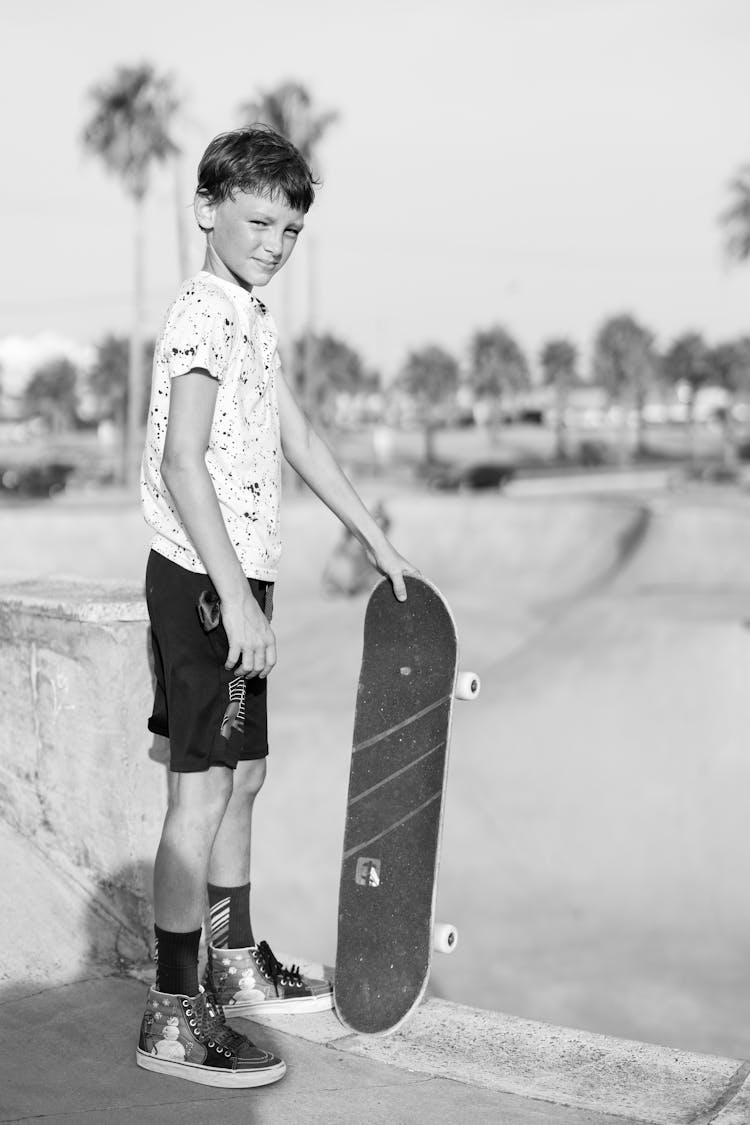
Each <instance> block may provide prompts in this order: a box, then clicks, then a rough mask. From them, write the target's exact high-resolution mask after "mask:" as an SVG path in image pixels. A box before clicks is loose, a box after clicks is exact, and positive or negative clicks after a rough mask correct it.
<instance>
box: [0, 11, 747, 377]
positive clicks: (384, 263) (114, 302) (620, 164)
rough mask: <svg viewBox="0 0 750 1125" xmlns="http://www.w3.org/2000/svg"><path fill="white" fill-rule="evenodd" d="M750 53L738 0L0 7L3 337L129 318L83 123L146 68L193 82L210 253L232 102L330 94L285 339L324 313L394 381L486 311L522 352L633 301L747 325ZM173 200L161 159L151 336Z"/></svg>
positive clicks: (283, 307) (186, 170) (122, 229)
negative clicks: (286, 84) (124, 70)
mask: <svg viewBox="0 0 750 1125" xmlns="http://www.w3.org/2000/svg"><path fill="white" fill-rule="evenodd" d="M749 48H750V4H748V3H747V0H460V2H459V0H400V2H399V0H380V2H379V3H378V4H377V5H364V4H358V3H355V2H353V0H318V2H317V3H313V2H311V0H274V2H273V3H267V2H264V3H258V2H256V0H243V2H241V3H238V2H236V0H224V2H223V3H221V4H216V5H209V4H206V3H205V0H204V2H203V3H197V2H196V0H128V3H127V4H111V3H106V2H104V3H102V2H101V0H100V2H97V3H94V2H93V0H64V2H62V3H61V2H60V0H33V2H30V3H26V4H11V3H10V2H9V0H4V2H0V104H2V106H3V107H4V113H3V117H4V120H3V147H4V153H3V155H4V161H3V164H4V171H3V175H2V176H0V209H1V212H2V214H3V215H4V216H5V231H4V245H5V255H6V267H5V269H4V271H3V277H4V282H3V285H2V289H0V344H2V341H3V338H8V337H19V336H21V337H37V336H39V335H41V334H44V333H48V334H49V333H52V334H55V335H57V336H62V337H65V338H67V339H69V340H71V341H75V342H76V343H77V344H78V345H86V344H90V343H91V342H95V341H96V340H97V339H99V338H101V337H102V336H103V335H104V334H105V333H107V332H109V331H117V332H127V331H128V329H129V326H130V321H131V308H132V272H133V251H132V229H133V222H132V218H133V217H132V208H131V204H130V202H129V201H128V199H127V197H126V196H125V194H124V192H123V190H122V188H121V187H120V185H119V183H118V182H117V180H116V179H114V178H112V177H111V176H109V175H108V174H107V173H106V172H105V171H104V169H103V168H102V167H100V166H99V165H98V164H97V162H96V160H95V159H93V158H92V157H90V156H87V155H86V154H85V153H84V151H83V148H82V145H81V142H80V135H81V131H82V128H83V125H84V123H85V120H86V118H87V115H88V114H89V113H90V109H91V105H90V102H89V99H88V91H89V90H90V89H91V87H92V86H93V85H94V84H95V83H97V82H98V81H101V80H104V79H106V78H108V77H109V76H110V75H111V73H112V72H113V70H114V68H115V67H116V66H117V65H120V64H128V63H130V64H133V63H138V62H141V61H151V62H153V63H154V64H155V65H156V67H157V68H158V69H159V70H163V71H165V72H168V73H171V74H172V75H173V76H174V78H175V80H176V83H177V86H178V89H179V90H180V92H181V94H182V96H183V99H184V114H183V120H182V122H181V124H180V127H179V133H178V139H179V141H180V144H181V146H182V148H183V160H182V165H183V166H182V171H181V174H180V176H179V194H180V206H181V207H182V208H183V214H185V215H186V216H187V220H188V223H189V226H190V230H191V239H192V241H191V246H190V250H191V269H194V270H197V269H199V268H200V266H201V262H202V250H201V243H200V238H199V233H198V232H197V230H195V229H194V227H193V224H192V217H191V212H190V209H189V208H190V203H191V199H192V194H193V190H194V184H195V168H196V166H197V163H198V160H199V159H200V156H201V153H202V151H203V149H204V148H205V146H206V144H207V143H208V141H209V140H210V139H211V137H213V136H214V135H215V134H216V133H218V132H221V131H223V130H225V129H228V128H234V127H235V126H237V125H239V124H241V123H242V119H241V116H240V112H239V107H240V104H241V103H242V102H243V101H245V100H249V99H251V98H253V97H254V96H255V95H257V93H258V92H259V91H260V90H264V89H268V88H270V87H272V86H274V85H275V84H277V83H279V82H281V81H283V80H286V79H294V80H299V81H302V82H303V83H304V84H305V85H306V86H307V87H308V88H309V90H310V92H311V93H312V95H313V97H314V99H315V102H316V105H317V106H318V107H319V108H320V109H322V110H323V109H335V110H337V111H338V113H339V118H338V120H337V122H336V123H335V124H334V125H333V126H332V127H331V128H330V130H329V132H328V134H327V135H326V137H325V139H324V140H323V142H322V143H321V145H320V149H319V154H318V156H319V159H318V164H317V168H316V170H317V171H318V172H319V173H320V175H321V176H322V178H323V185H322V187H321V189H320V191H319V194H318V199H317V200H316V202H315V204H314V207H313V209H312V211H311V212H310V214H309V216H308V220H307V225H306V229H305V232H304V234H303V236H302V240H301V242H300V244H299V246H298V248H297V249H296V250H295V254H294V256H293V258H292V260H291V262H290V264H289V266H288V267H287V271H288V274H289V276H288V279H285V277H284V274H282V275H280V277H279V278H277V279H275V280H274V281H273V282H272V283H271V285H269V286H268V287H267V289H265V290H264V291H263V292H260V291H259V292H258V295H259V296H262V297H263V299H264V300H266V301H267V303H268V304H269V306H270V308H271V311H272V312H273V313H274V315H275V317H276V319H277V321H278V323H279V327H280V330H281V333H282V339H284V338H288V336H289V335H290V334H292V333H296V332H298V331H299V330H300V329H301V327H302V326H303V324H304V323H305V322H306V321H307V320H308V318H309V320H310V322H311V323H312V325H313V326H314V328H315V329H316V330H318V331H331V332H334V333H336V334H337V335H339V336H341V337H342V338H343V339H345V340H346V341H348V342H350V343H351V344H352V345H354V346H355V347H357V348H358V349H359V350H360V351H361V352H362V354H363V356H364V358H365V360H366V361H367V362H368V364H370V365H372V366H375V367H377V368H379V369H380V370H381V371H383V373H384V374H385V375H386V377H389V376H392V375H393V374H394V373H395V372H396V371H397V370H398V367H399V365H400V364H401V363H402V362H403V361H404V359H405V358H406V355H407V354H408V352H409V350H410V349H413V348H417V347H421V346H423V345H426V344H433V343H437V344H440V345H442V346H444V347H446V348H448V349H450V350H451V351H453V352H454V353H455V354H456V355H457V356H458V357H459V358H462V357H463V356H465V354H466V348H467V344H468V340H469V338H470V336H471V334H472V333H473V332H474V331H476V330H477V329H479V328H486V327H489V326H491V325H493V324H502V325H504V326H505V327H506V328H507V329H508V330H509V331H511V332H512V333H513V334H514V335H515V336H516V338H517V339H518V340H519V342H520V343H521V345H522V346H523V347H524V348H525V349H526V351H527V353H528V354H529V356H530V358H532V359H534V358H535V357H536V356H537V355H538V352H539V349H540V347H541V345H542V343H543V342H544V341H545V340H546V339H548V338H549V337H551V336H559V335H563V336H566V337H568V338H569V339H571V340H572V341H573V342H574V343H576V344H577V346H578V347H579V348H580V350H581V352H582V355H583V356H584V357H585V355H586V354H587V353H588V351H589V349H590V346H591V341H592V338H593V336H594V334H595V332H596V329H597V327H598V325H599V324H600V323H601V321H602V320H603V319H604V318H605V317H606V316H609V315H613V314H616V313H620V312H625V311H627V312H630V313H632V314H633V315H635V316H637V317H638V318H639V319H640V320H642V321H643V322H644V323H645V324H647V325H648V326H649V327H650V328H651V329H652V330H653V331H654V332H655V333H656V335H657V340H658V342H659V343H660V344H661V345H663V346H666V345H667V344H668V343H669V341H670V340H671V339H672V338H673V337H674V336H675V335H677V334H678V333H680V332H683V331H686V330H698V331H701V332H703V333H704V334H705V335H706V336H707V338H708V339H709V340H710V341H712V342H715V341H718V340H720V339H726V338H729V337H731V336H734V335H738V334H740V333H748V332H750V264H748V265H747V266H746V267H744V268H740V267H730V266H728V264H727V262H726V258H725V255H724V254H723V251H722V237H721V231H720V228H719V225H718V221H717V217H718V215H719V213H720V212H721V211H722V209H723V208H724V207H725V206H726V203H727V184H728V181H729V179H730V178H731V176H732V174H733V173H734V172H735V171H736V170H737V168H738V167H739V166H740V165H741V164H742V163H744V162H750V118H749V117H748V106H749V105H750V66H748V58H749V57H750V51H749V50H748V49H749ZM175 194H176V192H175V177H174V175H173V174H172V173H171V172H169V171H167V170H166V169H164V170H161V169H160V170H159V171H158V172H157V173H156V174H155V175H154V178H153V184H152V191H151V194H150V197H149V200H148V204H147V230H148V244H147V266H146V275H147V279H146V283H147V320H148V329H149V331H151V332H156V331H157V330H158V328H159V325H160V323H161V320H162V318H163V316H164V313H165V311H166V308H167V306H168V304H169V302H170V301H171V299H172V297H173V296H174V294H175V292H176V289H177V287H178V285H179V282H180V276H179V270H178V259H177V239H176V208H175ZM0 351H1V348H0ZM584 362H585V360H584Z"/></svg>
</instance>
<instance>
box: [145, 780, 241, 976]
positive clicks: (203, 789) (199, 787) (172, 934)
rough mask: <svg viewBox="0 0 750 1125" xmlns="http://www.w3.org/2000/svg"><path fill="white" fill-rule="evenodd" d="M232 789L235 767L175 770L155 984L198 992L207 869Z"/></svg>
mask: <svg viewBox="0 0 750 1125" xmlns="http://www.w3.org/2000/svg"><path fill="white" fill-rule="evenodd" d="M231 791H232V774H231V770H228V769H226V767H224V766H212V767H211V768H210V769H207V770H205V771H202V772H200V773H170V774H169V801H168V806H167V815H166V817H165V820H164V827H163V829H162V835H161V840H160V842H159V848H158V850H157V853H156V860H155V863H154V922H155V933H156V939H157V940H156V965H157V968H156V987H157V989H159V991H161V992H167V993H170V994H176V995H182V996H195V995H196V993H197V992H198V945H199V942H200V935H201V924H202V918H203V903H204V901H205V884H206V874H207V871H208V864H209V857H210V855H211V848H212V846H213V842H214V838H215V836H216V833H217V831H218V828H219V824H220V823H221V818H222V816H223V815H224V811H225V809H226V807H227V803H228V801H229V799H230V795H231Z"/></svg>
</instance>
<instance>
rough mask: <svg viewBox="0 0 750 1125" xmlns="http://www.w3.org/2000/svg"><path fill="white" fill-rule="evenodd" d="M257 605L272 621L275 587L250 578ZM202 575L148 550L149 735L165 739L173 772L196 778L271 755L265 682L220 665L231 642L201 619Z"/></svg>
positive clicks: (207, 583) (205, 587)
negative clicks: (151, 693)
mask: <svg viewBox="0 0 750 1125" xmlns="http://www.w3.org/2000/svg"><path fill="white" fill-rule="evenodd" d="M248 583H249V586H250V589H251V590H252V592H253V596H254V597H255V600H256V601H257V602H258V604H259V605H260V607H261V609H262V610H263V611H264V613H265V614H266V616H267V617H268V618H269V620H270V617H271V603H272V598H273V583H272V582H259V581H257V580H256V579H255V578H248ZM205 591H209V593H210V594H211V595H213V596H214V597H215V596H216V588H215V587H214V585H213V583H212V582H211V579H210V578H209V577H208V575H206V574H196V573H194V572H193V571H191V570H185V568H184V567H182V566H178V564H177V563H173V562H171V561H170V560H169V559H166V558H164V556H163V555H160V554H159V553H158V552H157V551H151V553H150V555H149V558H148V564H147V567H146V604H147V605H148V613H149V617H150V619H151V645H152V648H153V653H154V675H155V678H156V686H155V689H154V709H153V713H152V715H151V718H150V719H149V721H148V729H149V730H150V731H151V732H152V733H153V734H160V735H163V736H164V737H165V738H168V739H169V747H170V767H169V768H170V769H171V770H173V771H174V772H175V773H197V772H199V771H202V770H207V769H208V768H209V766H216V765H222V766H227V767H228V768H229V769H235V768H236V766H237V763H238V762H243V761H251V760H254V759H258V758H265V757H266V755H267V754H268V723H267V716H266V680H265V679H262V680H261V679H259V677H258V676H252V677H250V678H248V679H244V678H243V677H242V676H234V675H233V673H232V672H228V671H227V670H226V668H225V667H224V664H225V663H226V659H227V653H228V651H229V642H228V640H227V635H226V632H225V630H224V626H223V625H222V624H221V623H219V625H218V626H217V627H216V628H214V629H212V630H210V631H209V632H206V631H205V629H204V628H203V625H202V624H201V620H200V617H199V614H198V599H199V598H200V596H201V594H204V592H205Z"/></svg>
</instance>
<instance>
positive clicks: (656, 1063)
mask: <svg viewBox="0 0 750 1125" xmlns="http://www.w3.org/2000/svg"><path fill="white" fill-rule="evenodd" d="M257 1022H258V1023H263V1024H264V1025H266V1026H268V1027H272V1028H273V1029H275V1030H276V1031H278V1032H283V1033H284V1034H286V1035H295V1036H299V1037H301V1038H303V1039H305V1040H307V1041H309V1042H314V1043H318V1044H320V1045H324V1046H326V1047H329V1048H331V1049H334V1050H336V1051H343V1052H346V1053H350V1054H353V1055H357V1056H358V1057H361V1058H365V1059H369V1060H370V1061H372V1062H381V1063H387V1064H388V1065H389V1066H393V1067H397V1068H399V1069H402V1070H407V1071H409V1072H412V1073H419V1074H423V1075H429V1076H431V1077H433V1078H442V1079H451V1080H453V1081H456V1082H462V1083H465V1084H468V1085H471V1086H474V1087H477V1088H482V1089H486V1090H493V1091H495V1092H496V1093H498V1094H500V1093H504V1094H515V1095H517V1096H520V1097H522V1098H526V1099H533V1100H538V1101H543V1102H549V1103H551V1104H553V1105H556V1106H566V1107H570V1108H574V1109H579V1110H582V1111H587V1112H591V1113H598V1114H607V1115H611V1116H613V1117H619V1118H625V1119H626V1120H627V1121H638V1122H643V1123H648V1125H708V1123H709V1122H712V1123H713V1122H716V1123H717V1125H748V1122H749V1121H750V1083H748V1081H747V1079H748V1074H750V1062H744V1061H742V1060H738V1059H725V1058H718V1057H715V1056H711V1055H700V1054H695V1053H690V1052H686V1051H678V1050H673V1049H671V1048H669V1047H660V1046H656V1045H654V1044H649V1043H636V1042H631V1041H628V1040H622V1039H615V1038H611V1037H609V1036H604V1035H594V1034H591V1033H588V1032H584V1031H576V1030H573V1029H571V1028H564V1027H552V1026H550V1025H548V1024H542V1023H536V1022H534V1021H532V1020H524V1019H518V1018H516V1017H514V1016H507V1015H503V1014H501V1013H498V1012H490V1011H484V1010H482V1009H478V1008H467V1007H463V1006H461V1005H459V1004H452V1003H448V1002H447V1001H444V1000H429V1001H427V1002H426V1003H425V1004H423V1005H422V1007H421V1008H420V1009H419V1011H418V1012H417V1013H416V1014H415V1016H414V1018H413V1019H412V1020H411V1021H410V1022H409V1023H408V1024H407V1025H406V1026H405V1028H404V1029H403V1030H402V1031H400V1032H397V1033H396V1034H395V1035H393V1036H391V1037H384V1038H370V1037H364V1036H357V1035H350V1034H348V1033H347V1032H346V1031H345V1029H344V1028H342V1026H341V1024H340V1023H339V1022H338V1020H337V1019H336V1016H335V1015H334V1013H333V1012H326V1013H322V1014H319V1015H310V1016H275V1017H271V1016H268V1017H258V1020H257Z"/></svg>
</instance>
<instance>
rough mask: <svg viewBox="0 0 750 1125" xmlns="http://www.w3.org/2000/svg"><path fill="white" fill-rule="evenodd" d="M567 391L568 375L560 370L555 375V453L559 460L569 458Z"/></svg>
mask: <svg viewBox="0 0 750 1125" xmlns="http://www.w3.org/2000/svg"><path fill="white" fill-rule="evenodd" d="M567 391H568V382H567V376H566V375H565V373H563V372H562V371H558V372H557V374H556V376H555V409H556V412H557V418H556V419H555V455H556V457H557V460H558V461H567V459H568V442H567V433H566V430H565V409H566V407H567V404H568V403H567V399H568V394H567Z"/></svg>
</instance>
